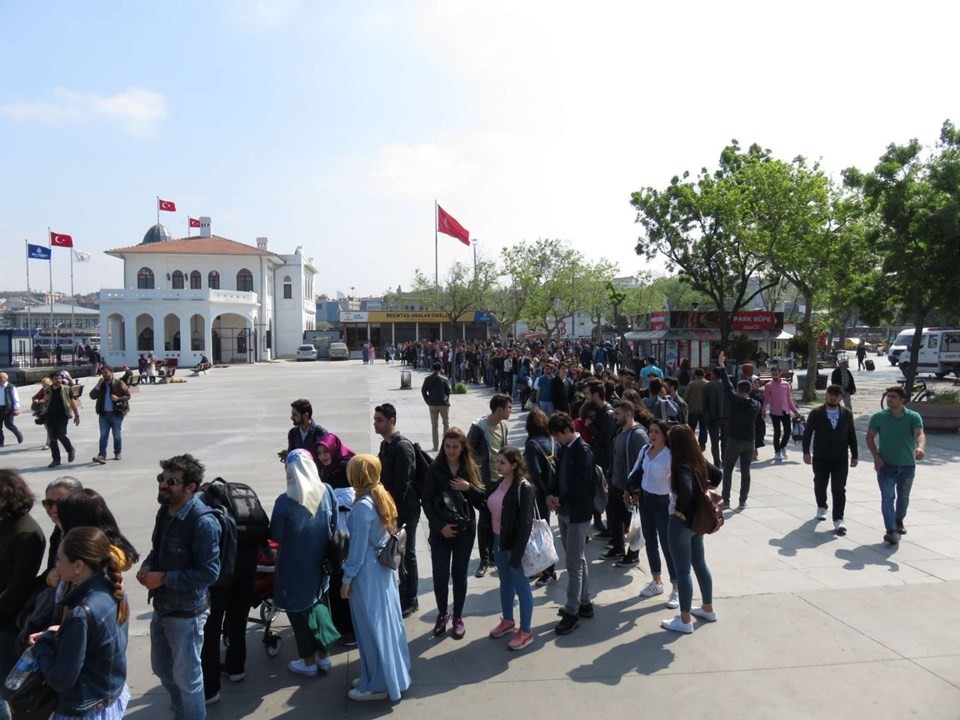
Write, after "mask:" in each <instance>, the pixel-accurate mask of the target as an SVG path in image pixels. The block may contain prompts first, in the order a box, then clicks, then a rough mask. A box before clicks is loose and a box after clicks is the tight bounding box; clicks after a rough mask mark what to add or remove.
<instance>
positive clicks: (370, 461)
mask: <svg viewBox="0 0 960 720" xmlns="http://www.w3.org/2000/svg"><path fill="white" fill-rule="evenodd" d="M381 470H382V467H381V465H380V461H379V460H378V459H377V458H375V457H374V456H373V455H354V456H353V457H352V458H350V462H348V463H347V480H349V481H350V485H351V486H352V487H353V489H354V492H356V495H357V498H356V499H357V500H360V498H362V497H363V496H364V495H369V496H370V497H371V498H372V499H373V504H374V506H375V507H376V508H377V513H379V515H380V522H382V523H383V526H384V527H385V528H387V530H389V531H390V532H393V531H394V530H396V529H397V506H396V504H395V503H394V502H393V497H391V495H390V493H389V492H388V491H387V489H386V488H385V487H384V486H383V484H382V483H381V482H380V471H381ZM355 502H356V501H355Z"/></svg>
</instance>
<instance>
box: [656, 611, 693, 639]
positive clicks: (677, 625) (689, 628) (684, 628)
mask: <svg viewBox="0 0 960 720" xmlns="http://www.w3.org/2000/svg"><path fill="white" fill-rule="evenodd" d="M660 627H662V628H663V629H664V630H672V631H673V632H678V633H685V634H687V635H689V634H690V633H692V632H693V623H692V622H690V623H685V622H684V621H683V618H681V617H680V616H679V615H677V616H675V617H674V618H673V619H672V620H661V621H660Z"/></svg>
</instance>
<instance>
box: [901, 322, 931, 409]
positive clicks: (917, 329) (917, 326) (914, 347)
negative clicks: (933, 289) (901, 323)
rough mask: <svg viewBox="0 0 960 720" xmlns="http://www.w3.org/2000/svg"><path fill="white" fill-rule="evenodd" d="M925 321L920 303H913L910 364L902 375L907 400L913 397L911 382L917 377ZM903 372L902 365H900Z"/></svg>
mask: <svg viewBox="0 0 960 720" xmlns="http://www.w3.org/2000/svg"><path fill="white" fill-rule="evenodd" d="M926 319H927V314H926V312H924V308H922V307H920V303H915V305H914V309H913V340H911V341H910V362H909V363H908V365H907V371H906V372H904V373H903V378H904V380H905V381H906V382H905V383H904V384H903V390H904V392H906V393H907V400H910V397H911V396H912V395H913V381H914V380H915V379H916V377H917V360H919V359H920V345H921V344H922V343H923V323H924V321H925V320H926ZM900 368H901V372H903V363H901V364H900Z"/></svg>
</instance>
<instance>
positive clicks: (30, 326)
mask: <svg viewBox="0 0 960 720" xmlns="http://www.w3.org/2000/svg"><path fill="white" fill-rule="evenodd" d="M23 244H24V245H26V246H27V301H28V302H27V334H28V335H29V336H30V352H31V353H32V352H33V319H32V318H31V317H30V307H31V304H32V303H31V302H30V301H32V300H33V297H32V293H31V292H30V241H29V240H27V239H26V238H24V239H23Z"/></svg>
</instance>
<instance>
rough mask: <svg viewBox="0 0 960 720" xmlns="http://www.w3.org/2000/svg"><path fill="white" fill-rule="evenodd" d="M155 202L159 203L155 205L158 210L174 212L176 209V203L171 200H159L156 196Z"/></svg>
mask: <svg viewBox="0 0 960 720" xmlns="http://www.w3.org/2000/svg"><path fill="white" fill-rule="evenodd" d="M157 202H158V203H159V205H158V206H157V207H158V208H159V209H160V210H164V211H166V212H176V211H177V204H176V203H175V202H173V200H161V199H160V198H157Z"/></svg>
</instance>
